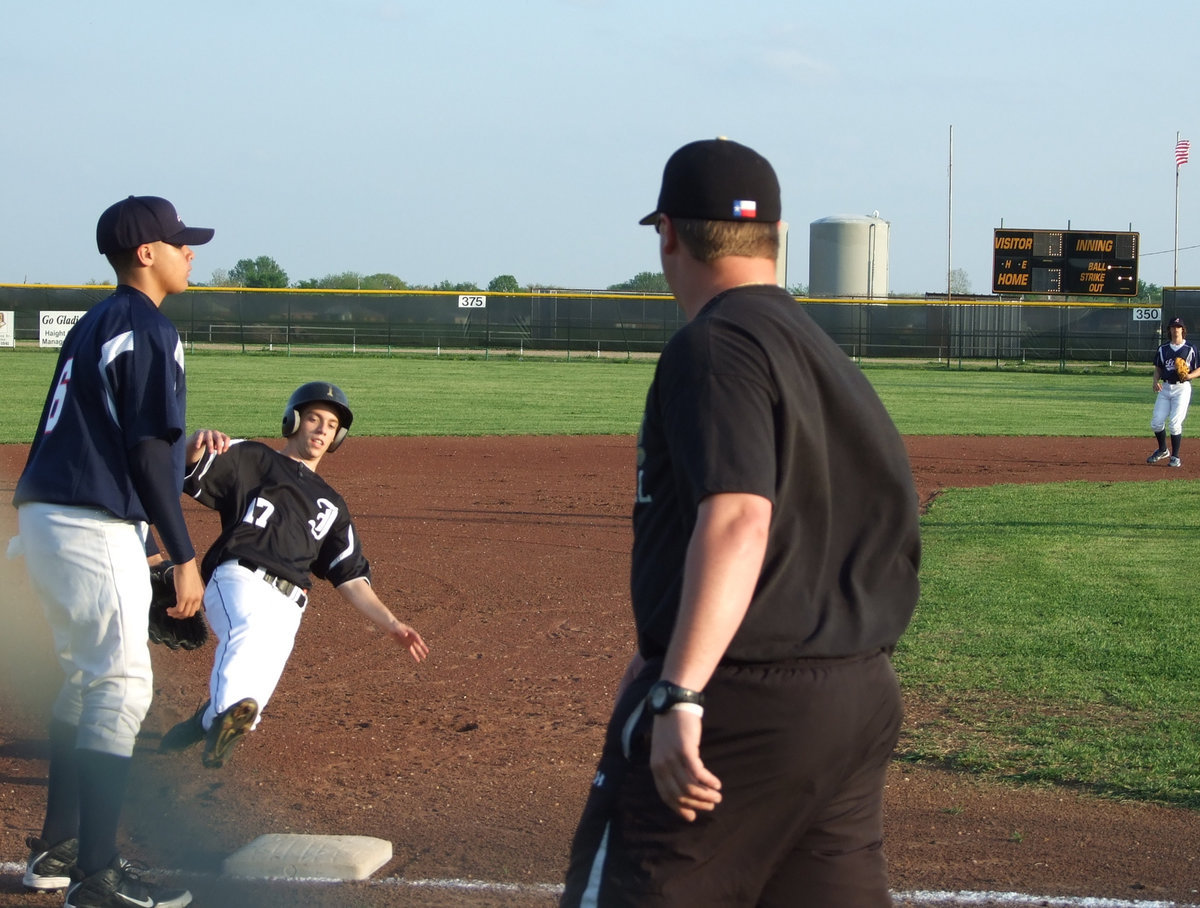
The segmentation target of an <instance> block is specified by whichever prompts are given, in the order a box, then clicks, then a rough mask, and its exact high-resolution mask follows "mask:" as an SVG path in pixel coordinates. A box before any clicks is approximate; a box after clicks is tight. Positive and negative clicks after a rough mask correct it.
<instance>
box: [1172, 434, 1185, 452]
mask: <svg viewBox="0 0 1200 908" xmlns="http://www.w3.org/2000/svg"><path fill="white" fill-rule="evenodd" d="M1181 444H1183V436H1182V435H1172V436H1171V456H1172V457H1178V456H1179V446H1180V445H1181Z"/></svg>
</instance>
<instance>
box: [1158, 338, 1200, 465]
mask: <svg viewBox="0 0 1200 908" xmlns="http://www.w3.org/2000/svg"><path fill="white" fill-rule="evenodd" d="M1167 334H1168V336H1169V337H1170V340H1169V341H1167V343H1165V344H1163V345H1162V346H1160V347H1159V348H1158V349H1157V350H1156V351H1155V352H1154V393H1155V394H1156V395H1157V396H1156V397H1155V398H1154V412H1153V414H1152V415H1151V417H1150V431H1151V432H1153V433H1154V438H1155V440H1156V441H1157V442H1158V447H1157V448H1155V449H1154V450H1153V451H1152V452H1151V454H1150V456H1149V457H1147V458H1146V463H1158V462H1159V461H1160V460H1167V458H1168V457H1169V458H1170V460H1169V461H1167V465H1168V466H1172V467H1181V466H1183V461H1182V460H1180V459H1179V447H1180V445H1181V444H1182V443H1183V421H1184V420H1185V419H1187V411H1188V405H1189V404H1190V403H1191V401H1192V385H1191V381H1190V380H1191V378H1192V376H1193V374H1194V373H1195V372H1196V370H1197V368H1198V367H1200V355H1198V354H1197V351H1196V348H1195V347H1194V346H1193V345H1192V343H1191V342H1190V341H1188V340H1187V339H1186V338H1187V326H1186V325H1184V323H1183V319H1181V318H1180V317H1179V316H1175V318H1173V319H1171V321H1170V322H1168V323H1167ZM1168 428H1170V430H1171V450H1169V451H1168V450H1167V437H1166V436H1167V429H1168Z"/></svg>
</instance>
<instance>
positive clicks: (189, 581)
mask: <svg viewBox="0 0 1200 908" xmlns="http://www.w3.org/2000/svg"><path fill="white" fill-rule="evenodd" d="M174 578H175V607H174V608H170V609H167V614H168V615H170V616H171V617H172V618H190V617H192V615H194V614H196V612H198V611H200V608H201V607H202V606H203V605H204V580H203V579H202V578H201V577H200V567H199V565H197V564H196V559H195V558H193V559H191V560H190V561H185V562H183V563H182V564H177V565H175V571H174Z"/></svg>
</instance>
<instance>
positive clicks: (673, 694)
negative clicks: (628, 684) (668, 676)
mask: <svg viewBox="0 0 1200 908" xmlns="http://www.w3.org/2000/svg"><path fill="white" fill-rule="evenodd" d="M680 703H690V704H693V705H695V706H698V707H700V708H701V709H703V707H704V694H702V693H701V692H700V691H696V690H688V689H687V688H686V687H680V686H679V685H678V684H672V683H671V682H670V681H655V682H654V684H653V685H652V686H651V687H650V690H649V692H648V693H647V694H646V705H647V706H648V707H649V709H650V712H652V713H654V715H656V716H661V715H662V714H663V713H665V712H666V711H667V710H669V709H671V708H672V707H674V706H676V705H678V704H680Z"/></svg>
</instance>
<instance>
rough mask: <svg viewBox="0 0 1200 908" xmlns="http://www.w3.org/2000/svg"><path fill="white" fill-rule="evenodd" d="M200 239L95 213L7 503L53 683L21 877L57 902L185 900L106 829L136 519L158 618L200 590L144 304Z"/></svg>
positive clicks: (165, 369) (177, 419)
mask: <svg viewBox="0 0 1200 908" xmlns="http://www.w3.org/2000/svg"><path fill="white" fill-rule="evenodd" d="M212 236H213V231H212V230H211V229H208V228H195V227H187V226H185V225H184V223H183V222H182V221H181V220H180V218H179V215H178V214H177V213H176V211H175V208H174V206H173V205H172V204H171V203H170V202H168V201H167V200H165V199H162V198H158V197H155V196H140V197H135V196H130V197H129V198H127V199H125V200H123V201H121V202H117V203H116V204H114V205H112V206H110V207H109V208H108V209H107V210H105V212H104V213H103V214H102V215H101V216H100V219H99V221H98V223H97V226H96V244H97V247H98V248H99V250H100V252H101V253H103V254H104V255H106V256H107V257H108V260H109V263H110V264H111V265H112V267H113V269H114V271H115V272H116V276H117V281H118V285H117V288H116V290H115V292H114V293H113V294H112V295H111V296H109V297H108V298H107V299H105V300H104V301H102V302H100V303H98V304H97V305H96V306H94V307H93V308H92V309H90V310H89V311H88V312H87V313H86V314H85V315H83V316H82V317H81V318H80V319H79V321H78V322H76V324H75V325H74V326H73V327H72V328H71V330H70V332H68V334H67V336H66V338H65V340H64V342H63V346H62V350H61V351H60V353H59V357H58V364H57V366H56V367H55V372H54V379H53V383H52V384H51V387H50V390H49V393H48V394H47V397H46V403H45V407H44V409H43V411H42V416H41V420H40V421H39V423H38V427H37V434H36V436H35V438H34V440H33V444H32V445H31V447H30V452H29V459H28V461H27V463H26V466H25V469H24V471H23V473H22V474H21V478H20V480H19V481H18V483H17V487H16V492H15V495H14V497H13V503H14V504H15V505H16V506H17V508H18V525H19V535H18V536H17V537H16V538H15V539H14V540H13V545H12V549H11V551H13V552H14V553H19V554H22V555H23V556H24V558H25V563H26V567H27V569H28V572H29V575H30V578H31V581H32V585H33V587H34V589H35V590H36V591H37V593H38V595H39V598H40V599H41V600H42V602H43V606H44V608H45V613H46V617H47V620H48V622H49V624H50V628H51V631H52V633H53V637H54V645H55V649H56V650H57V653H58V658H59V661H60V663H61V665H62V668H63V673H64V676H65V680H64V683H63V686H62V688H61V690H60V691H59V694H58V698H57V699H56V701H55V703H54V707H53V716H52V720H51V724H50V766H49V780H48V784H47V807H46V816H45V820H44V822H43V826H42V831H41V835H40V836H38V837H36V838H35V837H31V838H30V839H29V840H28V844H29V847H30V854H29V860H28V862H27V866H26V872H25V877H24V881H23V882H24V884H25V886H26V887H27V888H30V889H35V890H51V889H64V888H65V889H67V896H66V905H68V906H70V908H106V906H109V905H118V904H125V903H127V901H128V900H133V903H134V904H139V905H145V906H147V908H151V906H160V908H162V906H181V905H186V904H188V903H189V902H190V901H191V895H190V894H189V893H188V892H187V891H186V890H178V891H171V892H163V891H159V890H158V889H157V887H153V886H150V885H149V884H146V883H143V882H142V881H140V880H139V879H138V878H137V876H136V875H135V874H134V873H133V872H132V870H131V869H130V867H129V865H128V863H127V862H126V861H124V860H123V859H122V858H121V857H120V856H119V855H118V853H117V845H116V834H117V828H118V825H119V820H120V814H121V804H122V801H123V799H124V794H125V791H126V789H127V786H128V781H129V769H130V762H131V760H130V758H131V756H132V753H133V748H134V742H135V739H136V737H137V734H138V732H139V730H140V728H141V724H142V720H143V719H144V718H145V716H146V712H147V710H148V709H149V706H150V700H151V695H152V691H153V678H152V671H151V663H150V653H149V645H148V639H147V625H148V614H149V604H150V575H149V570H148V566H147V559H146V548H145V546H146V540H147V538H148V532H149V528H148V525H149V524H153V525H154V527H155V528H156V529H157V531H158V535H159V537H160V538H161V540H162V542H163V545H164V547H165V549H166V550H167V553H168V554H169V556H170V557H171V559H172V560H173V561H174V562H175V563H176V565H177V568H176V571H175V585H176V593H177V605H176V608H175V610H174V614H175V615H176V616H177V617H186V616H188V615H191V614H194V613H195V612H196V610H197V609H198V608H200V605H201V599H202V596H203V581H202V580H201V578H200V571H199V568H198V566H197V563H196V555H195V550H194V548H193V547H192V543H191V540H190V538H189V536H188V531H187V526H186V524H185V523H184V519H183V512H182V509H181V507H180V501H179V496H180V491H181V488H182V484H183V465H184V462H185V459H186V452H185V450H184V448H185V446H186V445H187V444H188V443H189V440H188V439H187V438H186V432H185V421H186V397H187V385H186V380H185V374H184V361H183V347H182V345H181V343H180V340H179V334H178V333H177V331H176V330H175V327H174V325H172V324H171V322H170V320H169V319H167V318H166V317H165V316H164V315H163V314H162V313H161V312H160V311H159V306H160V305H161V303H162V301H163V299H164V298H165V297H166V296H167V295H168V294H172V293H181V292H183V291H184V290H186V289H187V286H188V276H189V275H190V273H191V265H192V260H193V258H194V254H193V252H192V250H191V248H190V247H191V246H193V245H199V244H202V243H207V242H208V241H209V240H210V239H211V238H212ZM190 443H191V444H194V445H197V446H198V450H199V449H205V448H207V449H209V450H214V451H218V450H223V449H224V447H225V445H226V444H227V443H228V437H227V436H224V435H223V434H222V433H218V432H202V433H197V434H196V435H195V436H193V437H192V438H191V439H190Z"/></svg>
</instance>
